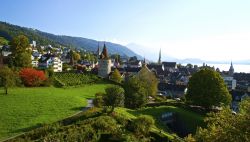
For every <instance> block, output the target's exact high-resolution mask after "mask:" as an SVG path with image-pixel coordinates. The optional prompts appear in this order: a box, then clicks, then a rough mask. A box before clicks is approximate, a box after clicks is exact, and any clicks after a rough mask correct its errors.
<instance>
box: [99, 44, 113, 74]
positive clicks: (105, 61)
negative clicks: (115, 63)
mask: <svg viewBox="0 0 250 142" xmlns="http://www.w3.org/2000/svg"><path fill="white" fill-rule="evenodd" d="M110 72H111V59H110V58H109V57H108V51H107V48H106V45H105V43H104V46H103V50H102V53H101V55H100V57H99V60H98V76H100V77H103V78H106V77H108V76H109V74H110Z"/></svg>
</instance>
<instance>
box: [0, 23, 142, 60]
mask: <svg viewBox="0 0 250 142" xmlns="http://www.w3.org/2000/svg"><path fill="white" fill-rule="evenodd" d="M20 34H23V35H25V36H27V37H28V38H29V40H30V41H32V40H35V41H36V42H37V44H38V45H48V44H50V45H52V46H67V47H73V48H78V49H83V50H87V51H93V52H96V51H97V48H98V42H99V41H96V40H93V39H87V38H82V37H71V36H65V35H54V34H50V33H46V32H42V31H39V30H36V29H32V28H26V27H20V26H17V25H12V24H9V23H5V22H0V37H4V38H6V39H7V40H9V41H11V39H12V38H13V37H15V36H17V35H20ZM103 44H104V42H100V43H99V45H100V47H103ZM106 46H107V48H108V51H109V53H110V54H120V55H121V56H127V57H132V56H137V57H139V58H141V59H142V57H141V56H139V55H137V54H136V53H134V52H133V51H131V50H130V49H128V48H127V47H126V46H123V45H120V44H115V43H111V42H106Z"/></svg>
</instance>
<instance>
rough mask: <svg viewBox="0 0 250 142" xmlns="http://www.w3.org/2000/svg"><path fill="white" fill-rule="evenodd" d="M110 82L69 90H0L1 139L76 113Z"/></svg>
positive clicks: (50, 88) (52, 88)
mask: <svg viewBox="0 0 250 142" xmlns="http://www.w3.org/2000/svg"><path fill="white" fill-rule="evenodd" d="M108 85H109V84H95V85H90V86H85V87H80V88H68V89H62V88H54V87H45V88H14V89H10V91H9V95H7V96H6V95H3V93H0V114H1V115H0V139H3V138H6V137H9V136H13V135H15V134H18V133H21V132H24V131H28V130H30V129H32V128H34V127H36V126H38V125H39V124H43V123H51V122H55V121H58V120H60V119H63V118H65V117H68V116H70V115H73V114H74V113H76V112H78V111H80V110H81V108H82V107H84V106H86V104H87V102H86V99H87V98H93V97H94V95H95V93H96V92H104V89H105V88H106V87H107V86H108ZM0 91H2V89H1V90H0Z"/></svg>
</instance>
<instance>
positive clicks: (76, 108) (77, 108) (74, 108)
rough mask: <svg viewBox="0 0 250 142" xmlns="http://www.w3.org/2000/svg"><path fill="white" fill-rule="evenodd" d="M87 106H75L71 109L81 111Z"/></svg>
mask: <svg viewBox="0 0 250 142" xmlns="http://www.w3.org/2000/svg"><path fill="white" fill-rule="evenodd" d="M84 108H85V107H73V108H71V109H70V110H74V111H81V110H82V109H84Z"/></svg>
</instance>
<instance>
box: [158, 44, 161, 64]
mask: <svg viewBox="0 0 250 142" xmlns="http://www.w3.org/2000/svg"><path fill="white" fill-rule="evenodd" d="M158 64H161V48H160V52H159V59H158Z"/></svg>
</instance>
